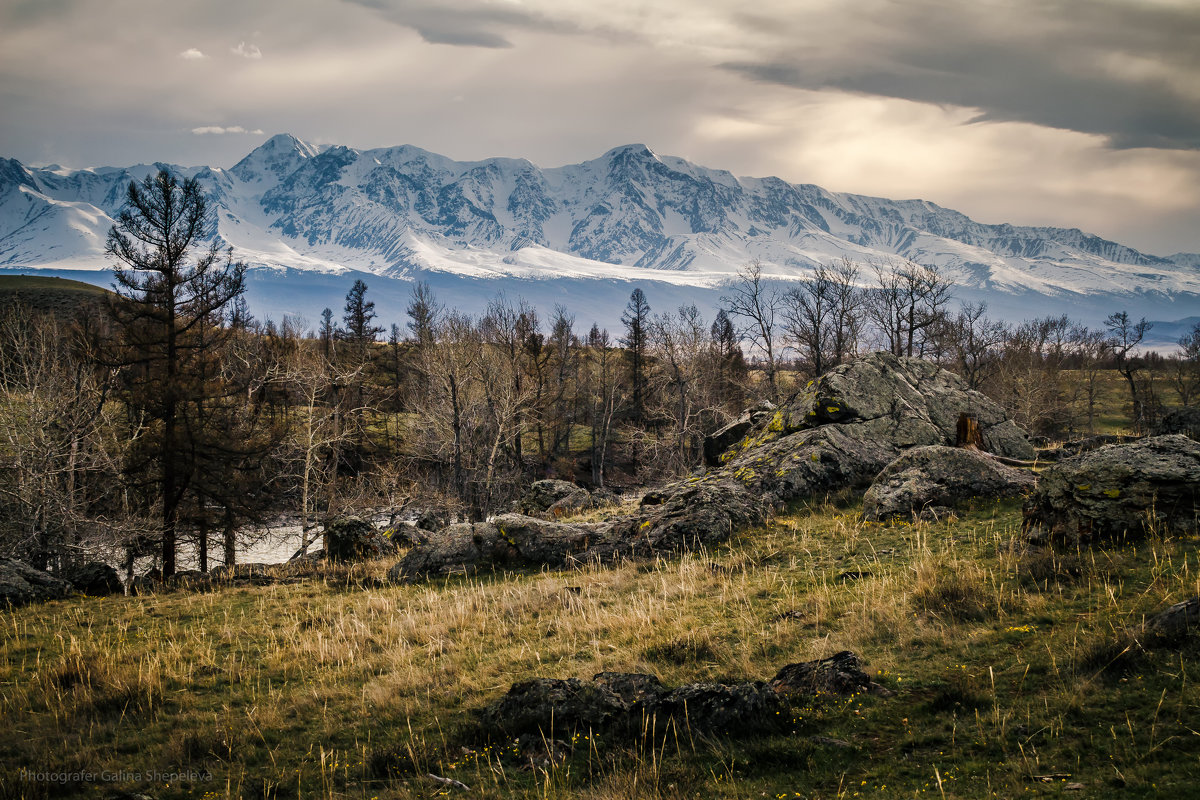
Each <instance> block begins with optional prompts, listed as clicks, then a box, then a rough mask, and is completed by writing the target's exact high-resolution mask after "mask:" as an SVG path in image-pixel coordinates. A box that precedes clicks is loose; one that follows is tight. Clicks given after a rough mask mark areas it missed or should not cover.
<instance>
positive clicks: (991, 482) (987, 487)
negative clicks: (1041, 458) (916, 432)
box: [863, 445, 1037, 521]
mask: <svg viewBox="0 0 1200 800" xmlns="http://www.w3.org/2000/svg"><path fill="white" fill-rule="evenodd" d="M1036 482H1037V481H1036V479H1035V478H1034V476H1033V473H1031V472H1028V471H1026V470H1020V469H1015V468H1013V467H1009V466H1005V465H1004V464H1001V463H1000V462H999V461H997V460H996V459H994V458H992V457H991V456H989V455H987V454H985V453H981V452H979V451H977V450H968V449H964V448H961V447H946V446H944V445H930V446H927V447H914V448H912V449H911V450H906V451H905V452H904V453H903V454H901V455H900V456H899V457H898V458H897V459H895V460H894V461H892V462H891V463H890V464H888V465H887V466H886V467H884V468H883V470H882V471H881V472H880V473H879V475H877V476H876V478H875V481H874V482H873V483H872V484H871V486H870V488H869V489H867V491H866V494H864V495H863V517H864V518H865V519H868V520H871V521H880V520H887V519H891V518H893V517H904V518H909V519H916V518H919V517H920V516H921V514H922V512H923V511H924V510H926V509H930V508H939V507H951V508H952V507H954V506H956V505H959V504H961V503H963V502H965V501H967V500H971V499H973V498H998V497H1018V496H1020V495H1022V494H1026V493H1028V492H1030V491H1032V489H1033V487H1034V485H1035V484H1036Z"/></svg>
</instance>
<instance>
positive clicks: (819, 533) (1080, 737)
mask: <svg viewBox="0 0 1200 800" xmlns="http://www.w3.org/2000/svg"><path fill="white" fill-rule="evenodd" d="M857 512H858V508H857V506H856V505H855V503H854V502H853V501H846V502H831V503H827V504H824V505H821V506H819V507H813V508H808V507H804V508H797V509H794V510H792V511H791V512H790V513H787V514H784V515H780V516H778V517H777V518H776V519H774V520H773V521H772V522H771V524H769V525H768V526H766V527H765V528H760V529H757V530H752V531H749V532H746V533H744V534H742V535H740V536H739V537H737V538H736V539H735V540H734V541H732V542H731V543H730V544H728V545H727V546H725V547H722V548H720V549H719V550H715V551H712V552H706V553H693V554H689V555H686V556H684V557H682V558H679V559H677V560H658V561H654V562H642V563H637V562H629V563H624V564H620V565H616V566H610V567H589V568H586V569H581V570H578V571H567V572H551V571H545V572H540V573H521V574H503V575H502V574H496V575H491V574H489V575H486V576H481V577H475V578H455V579H451V580H448V581H437V582H432V583H427V584H418V585H411V586H388V585H384V584H383V583H382V581H380V580H379V579H380V578H381V577H382V575H383V573H384V572H385V571H386V569H387V567H388V566H390V562H379V563H371V564H364V565H356V566H354V567H351V568H341V569H337V570H335V571H331V572H326V573H322V574H321V575H318V576H316V577H314V578H312V579H309V580H303V581H299V582H292V583H279V584H275V585H270V586H258V587H248V588H226V589H221V590H217V591H213V592H207V593H186V592H176V593H164V594H159V595H153V596H140V597H131V598H125V597H112V598H102V599H74V600H68V601H58V602H53V603H49V604H45V605H40V606H33V607H28V608H23V609H19V610H15V611H4V612H0V719H3V720H4V730H3V731H2V732H0V795H3V796H5V797H14V798H16V797H30V798H38V797H56V796H84V797H111V796H113V795H114V793H116V792H119V791H126V792H137V793H143V794H146V795H148V796H150V797H154V798H172V797H200V798H224V797H247V798H250V797H280V798H299V797H303V798H309V797H312V798H367V799H373V798H390V797H397V798H428V797H436V796H463V797H471V796H473V797H488V798H509V797H512V798H526V797H528V798H533V797H541V798H548V797H555V798H567V797H571V798H597V799H599V798H646V797H662V798H692V797H716V798H750V797H755V798H757V797H768V798H851V797H946V798H949V797H963V798H969V797H1016V796H1020V797H1026V796H1028V797H1060V796H1061V797H1114V796H1116V797H1130V798H1133V797H1189V796H1195V795H1194V792H1195V791H1196V787H1197V786H1200V732H1198V731H1200V690H1197V688H1196V683H1195V682H1196V680H1197V678H1200V675H1198V674H1197V670H1196V668H1195V666H1194V665H1195V657H1196V655H1197V653H1198V652H1200V647H1198V646H1197V644H1196V643H1195V642H1192V643H1190V644H1185V645H1184V646H1183V648H1182V649H1180V648H1173V649H1172V648H1167V649H1162V650H1155V651H1151V652H1144V651H1142V650H1141V649H1140V648H1139V647H1138V646H1137V645H1136V644H1135V643H1133V640H1131V639H1130V638H1129V633H1128V631H1130V630H1132V629H1134V628H1135V627H1136V626H1137V625H1138V624H1140V623H1141V621H1142V620H1143V618H1144V616H1145V615H1148V614H1152V613H1154V612H1155V611H1157V610H1159V609H1161V608H1162V607H1163V606H1164V605H1166V604H1169V603H1171V602H1176V601H1179V600H1182V599H1186V598H1188V597H1192V596H1195V595H1197V594H1200V554H1198V551H1197V548H1196V542H1195V541H1187V540H1167V539H1163V538H1151V539H1150V540H1147V541H1144V542H1142V543H1140V544H1137V545H1125V546H1122V547H1115V548H1110V549H1099V548H1097V549H1089V550H1083V551H1079V552H1070V553H1058V554H1051V553H1049V552H1044V551H1042V552H1028V551H1025V550H1023V549H1022V548H1021V547H1020V545H1019V524H1020V511H1019V504H1017V503H1011V502H1010V503H1002V504H1000V505H992V504H990V503H988V504H981V505H979V506H978V507H977V508H974V509H971V510H970V511H967V512H964V513H963V515H962V516H961V518H959V519H954V520H949V521H944V522H939V523H918V524H914V525H893V526H882V525H875V524H865V523H862V522H861V521H859V520H858V515H857ZM843 649H849V650H853V651H854V652H856V653H858V654H859V655H860V656H862V657H863V658H864V659H865V661H866V662H867V663H868V671H869V672H871V674H872V675H873V676H874V678H875V680H876V681H878V682H879V683H880V684H882V685H883V686H885V687H886V688H888V689H890V690H891V691H892V692H893V693H894V694H893V695H892V696H888V697H884V696H877V695H867V696H856V697H849V698H835V697H826V698H822V699H818V700H814V701H812V702H811V703H808V704H807V705H803V706H802V707H797V708H796V709H795V712H794V717H793V724H792V730H791V732H789V733H787V734H782V735H781V734H772V735H762V736H741V737H738V738H731V739H726V738H720V737H711V736H701V735H699V734H695V733H693V732H691V731H689V730H687V729H686V727H685V726H680V727H678V728H675V727H672V728H670V729H669V730H667V731H666V732H665V733H664V732H663V731H659V730H654V731H647V732H645V733H644V734H643V735H641V736H625V737H623V738H622V737H616V736H609V735H607V734H605V733H603V732H600V733H596V734H595V735H588V734H586V733H583V734H581V735H580V736H578V737H577V738H576V739H575V740H574V741H572V742H569V743H567V744H568V752H567V753H566V754H565V757H563V758H561V759H558V758H544V757H537V756H536V755H535V756H534V757H533V758H531V757H530V754H529V753H528V752H517V751H516V748H515V747H514V745H513V743H512V742H504V741H490V742H489V741H487V740H486V739H484V738H482V737H481V736H480V734H479V733H478V731H477V728H476V726H475V714H476V713H477V712H478V710H479V709H481V708H483V707H484V706H486V705H487V704H488V703H490V702H492V701H494V700H496V699H497V698H499V697H500V696H501V695H502V694H503V693H504V692H505V691H506V690H507V689H508V687H509V686H510V685H511V684H512V683H513V682H515V681H518V680H522V679H526V678H530V677H573V676H574V677H582V678H588V677H590V676H591V675H592V674H594V673H596V672H599V671H602V670H621V671H639V672H651V673H654V674H656V675H658V676H659V677H660V678H661V679H662V680H663V681H664V682H665V683H667V684H668V685H675V684H678V683H683V682H696V681H717V682H735V681H742V680H748V679H769V678H770V677H771V676H772V675H774V673H775V672H776V671H777V670H778V669H779V667H781V666H782V665H784V664H786V663H789V662H794V661H800V660H807V659H812V658H817V657H822V656H828V655H831V654H833V653H834V652H837V651H839V650H843ZM39 773H40V774H41V777H40V778H39ZM70 773H91V774H92V776H91V780H90V781H88V780H82V781H78V780H77V781H70V780H68V779H69V778H71V777H79V776H78V775H75V776H71V775H70ZM105 773H107V776H106V775H105ZM430 773H432V774H433V775H436V776H439V777H442V778H447V779H452V780H454V781H458V782H460V783H461V784H463V785H465V786H467V787H469V789H462V788H456V787H455V786H453V785H451V784H448V783H445V782H441V781H436V780H434V779H433V778H430V777H428V775H429V774H430ZM51 776H53V778H54V780H53V782H52V781H51V780H49V778H50V777H51ZM63 781H66V782H65V783H64V782H63Z"/></svg>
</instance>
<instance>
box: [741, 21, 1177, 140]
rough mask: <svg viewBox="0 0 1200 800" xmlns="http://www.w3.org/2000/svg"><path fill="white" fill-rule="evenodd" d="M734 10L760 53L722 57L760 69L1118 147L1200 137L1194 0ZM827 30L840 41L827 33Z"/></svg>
mask: <svg viewBox="0 0 1200 800" xmlns="http://www.w3.org/2000/svg"><path fill="white" fill-rule="evenodd" d="M851 6H853V8H851ZM856 17H857V19H856ZM736 23H737V24H738V25H740V26H741V28H742V29H743V30H744V31H746V32H748V33H749V32H753V33H754V34H756V35H759V36H761V37H762V38H763V40H764V45H765V46H764V48H763V55H762V57H755V58H750V59H739V60H731V61H729V62H727V63H725V64H723V65H722V66H724V67H725V68H726V69H729V70H732V71H734V72H737V73H739V74H742V75H745V76H747V77H749V78H751V79H753V80H756V81H763V82H768V83H774V84H780V85H785V86H792V87H796V88H802V89H840V90H843V91H850V92H856V93H862V94H869V95H882V96H886V97H895V98H902V99H906V100H914V101H918V102H929V103H937V104H950V105H958V106H966V107H970V108H978V109H980V116H979V120H989V121H1020V122H1032V123H1035V124H1039V125H1044V126H1048V127H1053V128H1063V129H1067V130H1074V131H1078V132H1081V133H1090V134H1100V135H1103V136H1106V137H1108V138H1109V140H1110V141H1111V143H1112V144H1113V145H1115V146H1118V147H1169V148H1183V149H1196V148H1200V85H1198V84H1197V81H1196V76H1197V74H1198V73H1200V4H1194V5H1189V6H1186V7H1185V6H1176V7H1168V6H1161V5H1154V4H1152V3H1148V2H1137V3H1132V2H1116V0H1064V1H1063V2H1057V3H1042V2H1034V1H1033V0H1019V1H1018V0H1014V1H1013V2H1003V3H996V2H970V3H943V2H930V1H929V0H926V1H925V2H917V3H904V4H899V3H891V2H861V3H854V4H846V5H844V6H842V7H840V8H839V9H836V10H834V11H832V12H830V15H829V16H826V17H824V18H817V19H811V18H809V19H803V20H801V19H793V20H790V21H788V22H785V23H783V25H782V26H781V19H780V18H779V17H763V16H754V15H741V16H739V17H737V19H736ZM831 29H832V30H834V31H836V33H837V34H838V42H839V46H838V47H837V48H836V49H831V48H827V47H823V46H821V45H822V42H821V39H822V38H823V37H825V36H826V35H828V34H829V33H830V32H831Z"/></svg>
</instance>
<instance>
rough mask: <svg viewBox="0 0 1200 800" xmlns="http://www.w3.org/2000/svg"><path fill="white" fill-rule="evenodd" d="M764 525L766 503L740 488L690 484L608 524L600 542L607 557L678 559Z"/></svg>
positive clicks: (725, 484)
mask: <svg viewBox="0 0 1200 800" xmlns="http://www.w3.org/2000/svg"><path fill="white" fill-rule="evenodd" d="M765 519H766V507H765V505H764V503H763V502H762V501H761V500H760V499H758V498H757V497H755V496H754V495H753V494H752V493H751V492H749V491H747V490H746V488H745V487H744V486H741V485H738V484H737V483H734V482H732V481H728V480H724V481H721V480H706V479H699V480H696V481H690V480H689V481H685V482H683V483H681V484H675V485H673V486H671V487H669V489H668V491H667V493H666V495H665V497H664V499H663V502H662V503H660V504H657V505H651V506H642V508H641V509H640V510H639V512H638V513H637V514H634V515H631V516H628V517H623V518H620V519H617V520H613V521H612V522H609V523H607V524H606V525H605V526H604V528H603V530H604V537H603V540H604V544H605V546H606V547H607V548H608V550H609V552H610V553H611V555H625V554H627V553H628V554H633V555H639V556H648V555H653V554H656V553H680V552H685V551H688V550H693V549H696V548H698V547H711V546H712V545H715V544H720V543H721V542H724V541H726V540H728V539H729V537H730V536H731V535H733V533H735V532H736V531H739V530H742V529H744V528H747V527H750V526H751V525H757V524H761V523H762V522H763V520H765Z"/></svg>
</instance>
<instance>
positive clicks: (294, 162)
mask: <svg viewBox="0 0 1200 800" xmlns="http://www.w3.org/2000/svg"><path fill="white" fill-rule="evenodd" d="M320 152H321V151H320V148H318V147H317V146H315V145H312V144H309V143H308V142H305V141H302V140H300V139H297V138H296V137H295V136H292V135H291V134H290V133H277V134H275V135H274V136H272V137H271V138H270V139H267V140H266V141H265V142H263V143H262V144H260V145H259V146H258V147H256V148H254V150H252V151H251V152H250V154H249V155H247V156H246V157H245V158H243V159H242V160H241V161H239V162H238V163H237V164H235V165H234V166H233V169H232V170H230V172H232V173H233V174H234V175H236V176H237V177H238V178H239V179H240V180H243V181H246V182H259V183H261V182H263V181H267V180H274V181H279V180H282V179H283V178H285V177H287V176H288V175H290V174H291V173H292V172H294V171H295V169H296V168H297V167H298V166H299V165H300V164H301V163H302V162H303V161H305V160H306V159H309V158H314V157H315V156H317V155H319V154H320Z"/></svg>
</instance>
